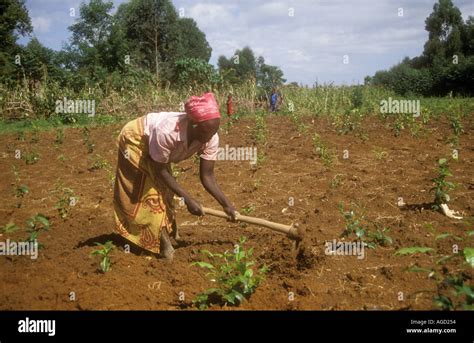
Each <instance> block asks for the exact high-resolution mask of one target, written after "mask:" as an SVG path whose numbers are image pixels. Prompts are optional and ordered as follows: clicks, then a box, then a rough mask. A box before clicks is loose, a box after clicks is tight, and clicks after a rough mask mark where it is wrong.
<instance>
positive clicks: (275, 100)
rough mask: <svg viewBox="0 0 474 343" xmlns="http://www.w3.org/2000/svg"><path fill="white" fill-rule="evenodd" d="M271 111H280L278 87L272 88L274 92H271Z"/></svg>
mask: <svg viewBox="0 0 474 343" xmlns="http://www.w3.org/2000/svg"><path fill="white" fill-rule="evenodd" d="M270 111H271V112H276V111H278V92H277V90H276V88H272V93H271V94H270Z"/></svg>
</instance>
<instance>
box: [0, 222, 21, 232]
mask: <svg viewBox="0 0 474 343" xmlns="http://www.w3.org/2000/svg"><path fill="white" fill-rule="evenodd" d="M18 229H19V227H18V226H17V225H16V224H15V223H8V224H6V225H4V226H2V227H1V230H2V231H3V232H4V233H12V232H15V231H18Z"/></svg>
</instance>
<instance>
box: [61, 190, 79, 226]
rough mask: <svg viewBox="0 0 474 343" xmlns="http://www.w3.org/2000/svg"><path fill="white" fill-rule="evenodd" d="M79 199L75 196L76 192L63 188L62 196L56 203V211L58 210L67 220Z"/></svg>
mask: <svg viewBox="0 0 474 343" xmlns="http://www.w3.org/2000/svg"><path fill="white" fill-rule="evenodd" d="M76 202H77V197H76V196H75V195H74V191H73V190H72V189H70V188H63V189H62V195H61V196H60V197H59V199H58V202H57V203H56V209H57V210H58V213H59V215H60V216H61V218H63V219H64V218H66V217H67V215H68V213H69V211H70V210H71V207H72V206H75V205H76Z"/></svg>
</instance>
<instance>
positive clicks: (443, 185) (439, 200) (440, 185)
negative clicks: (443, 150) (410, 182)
mask: <svg viewBox="0 0 474 343" xmlns="http://www.w3.org/2000/svg"><path fill="white" fill-rule="evenodd" d="M438 166H439V175H438V177H436V178H434V179H432V180H431V181H433V183H434V184H435V186H434V187H433V188H431V190H430V191H431V192H433V191H434V194H435V200H434V203H433V209H435V210H439V209H440V206H441V205H442V204H446V203H447V202H448V201H449V194H448V192H449V191H451V190H453V189H454V188H455V185H454V183H452V182H449V181H446V178H447V177H448V176H452V174H451V172H450V171H449V168H448V167H449V166H448V160H447V159H445V158H441V159H440V160H439V161H438Z"/></svg>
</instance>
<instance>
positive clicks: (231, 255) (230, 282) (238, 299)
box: [191, 237, 268, 310]
mask: <svg viewBox="0 0 474 343" xmlns="http://www.w3.org/2000/svg"><path fill="white" fill-rule="evenodd" d="M245 240H246V238H245V237H241V238H240V240H239V244H237V245H236V246H235V248H234V250H233V251H225V252H224V253H223V254H215V253H211V252H210V251H208V250H201V253H202V254H203V255H204V256H206V257H207V258H208V259H209V260H210V262H205V261H199V262H194V263H192V264H191V265H192V266H198V267H200V268H203V269H205V270H207V271H208V272H207V274H206V276H207V277H208V278H209V279H210V281H211V282H214V283H215V284H216V287H214V288H209V289H208V290H206V291H204V292H202V293H200V294H198V295H197V296H196V297H195V299H194V300H193V304H194V305H195V306H197V307H198V308H199V309H201V310H203V309H207V308H209V306H211V305H212V304H220V305H226V304H230V305H233V306H238V305H240V304H241V303H242V302H243V301H244V300H245V299H248V298H249V297H250V296H251V295H252V294H253V293H254V292H255V290H256V288H257V287H258V286H259V285H260V283H261V282H262V280H263V279H264V277H265V274H266V273H267V271H268V268H267V266H263V267H261V268H260V269H259V270H258V271H257V272H256V273H254V269H253V267H254V265H255V262H254V261H252V260H251V259H252V256H253V249H252V248H250V249H248V250H246V249H245V247H244V244H245Z"/></svg>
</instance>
